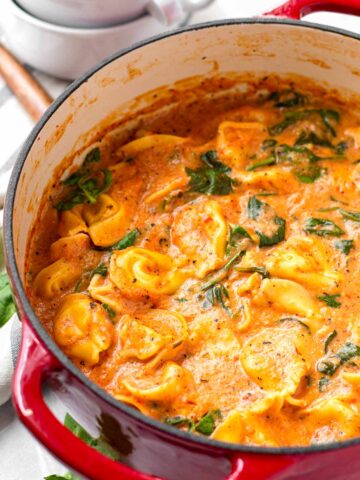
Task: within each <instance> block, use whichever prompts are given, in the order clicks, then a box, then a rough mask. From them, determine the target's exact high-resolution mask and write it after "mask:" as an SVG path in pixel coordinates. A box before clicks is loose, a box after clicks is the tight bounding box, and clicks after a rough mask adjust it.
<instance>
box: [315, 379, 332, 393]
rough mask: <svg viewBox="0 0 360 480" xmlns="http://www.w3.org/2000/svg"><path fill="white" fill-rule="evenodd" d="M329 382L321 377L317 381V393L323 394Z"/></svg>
mask: <svg viewBox="0 0 360 480" xmlns="http://www.w3.org/2000/svg"><path fill="white" fill-rule="evenodd" d="M329 382H330V380H329V379H328V378H327V377H321V378H320V380H319V384H318V385H319V392H323V391H324V390H325V389H326V386H327V384H328V383H329Z"/></svg>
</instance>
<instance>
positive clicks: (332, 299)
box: [317, 293, 341, 308]
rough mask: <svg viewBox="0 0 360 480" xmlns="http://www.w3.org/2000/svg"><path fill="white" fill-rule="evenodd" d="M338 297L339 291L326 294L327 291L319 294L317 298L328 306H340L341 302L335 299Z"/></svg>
mask: <svg viewBox="0 0 360 480" xmlns="http://www.w3.org/2000/svg"><path fill="white" fill-rule="evenodd" d="M338 297H340V293H336V294H335V295H328V294H327V293H324V295H319V296H318V297H317V298H318V299H319V300H321V301H322V302H324V303H326V305H327V306H328V307H332V308H340V307H341V303H340V302H338V301H337V298H338Z"/></svg>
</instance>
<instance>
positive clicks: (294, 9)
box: [263, 0, 360, 19]
mask: <svg viewBox="0 0 360 480" xmlns="http://www.w3.org/2000/svg"><path fill="white" fill-rule="evenodd" d="M319 11H328V12H338V13H349V14H351V15H357V16H360V1H359V0H289V1H288V2H286V3H284V4H283V5H281V6H280V7H277V8H275V9H274V10H271V11H270V12H266V13H264V14H263V15H266V16H272V17H285V18H293V19H300V18H302V17H304V16H305V15H308V14H309V13H312V12H319Z"/></svg>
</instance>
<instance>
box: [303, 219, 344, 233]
mask: <svg viewBox="0 0 360 480" xmlns="http://www.w3.org/2000/svg"><path fill="white" fill-rule="evenodd" d="M304 231H305V232H306V233H312V234H314V235H318V236H319V237H341V235H344V233H345V232H344V230H342V229H341V228H340V227H339V226H338V225H336V224H335V223H334V222H333V221H332V220H327V219H326V218H314V217H310V218H308V219H307V220H306V223H305V227H304Z"/></svg>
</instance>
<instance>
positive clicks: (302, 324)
mask: <svg viewBox="0 0 360 480" xmlns="http://www.w3.org/2000/svg"><path fill="white" fill-rule="evenodd" d="M279 322H280V323H284V322H296V323H299V324H300V325H301V326H302V327H304V328H305V329H306V330H307V332H308V333H309V334H311V328H310V327H309V325H307V324H306V323H304V322H303V321H302V320H300V318H297V317H283V318H280V320H279Z"/></svg>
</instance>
